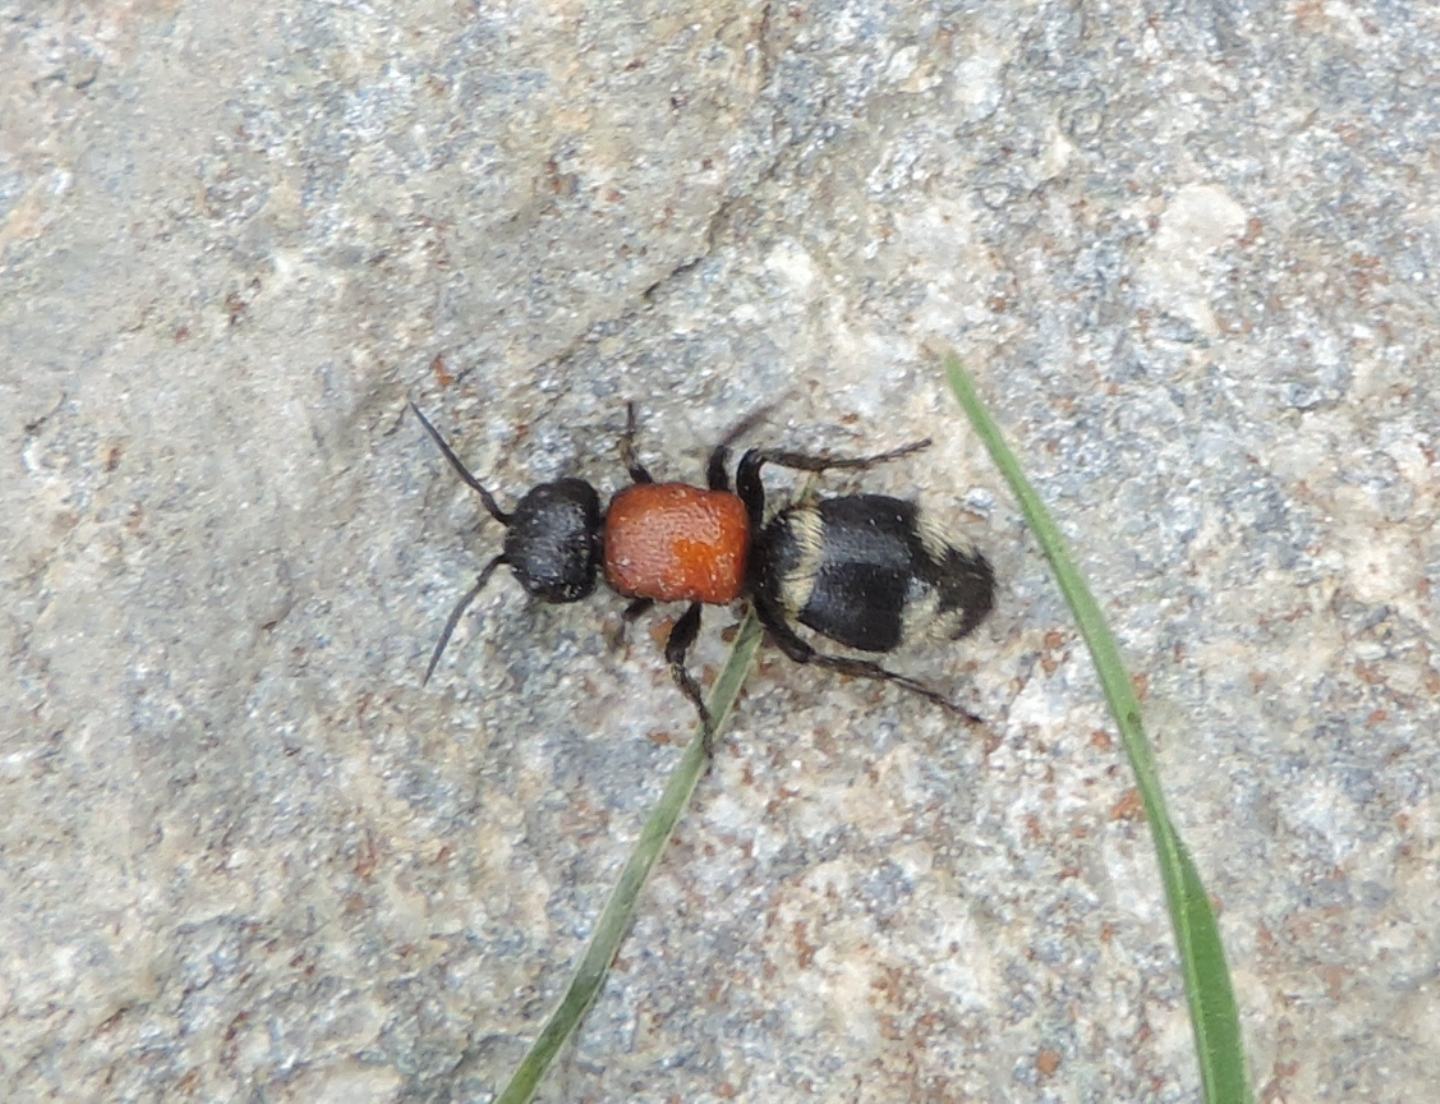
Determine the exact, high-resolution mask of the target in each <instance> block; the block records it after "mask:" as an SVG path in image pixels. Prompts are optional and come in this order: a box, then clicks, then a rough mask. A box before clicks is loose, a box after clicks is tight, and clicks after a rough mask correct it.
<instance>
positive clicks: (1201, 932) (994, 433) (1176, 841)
mask: <svg viewBox="0 0 1440 1104" xmlns="http://www.w3.org/2000/svg"><path fill="white" fill-rule="evenodd" d="M945 370H946V373H947V374H948V375H949V377H950V386H951V388H952V389H953V390H954V392H955V397H956V398H957V399H959V400H960V405H961V406H962V407H964V409H965V413H966V414H967V415H968V416H969V418H970V423H971V425H973V426H974V427H975V432H976V434H977V435H978V436H979V437H980V439H981V440H982V441H984V443H985V447H986V448H988V449H989V450H990V456H991V458H992V459H993V460H994V461H995V465H996V467H998V468H999V469H1000V473H1001V474H1002V475H1003V476H1004V477H1005V481H1006V482H1007V483H1009V484H1010V489H1011V490H1012V491H1013V492H1014V494H1015V497H1016V498H1017V499H1018V500H1019V502H1020V508H1021V510H1022V511H1023V512H1024V514H1025V519H1026V521H1028V522H1029V523H1030V527H1031V529H1033V530H1034V531H1035V536H1036V539H1037V540H1039V542H1040V547H1041V549H1042V550H1043V551H1044V553H1045V556H1046V558H1047V559H1048V560H1049V561H1050V566H1051V568H1052V569H1053V570H1054V572H1055V578H1056V581H1057V582H1058V583H1059V584H1060V590H1061V591H1062V592H1063V593H1064V595H1065V600H1066V601H1067V602H1068V603H1069V604H1070V609H1071V611H1072V612H1073V613H1074V615H1075V620H1076V621H1077V622H1078V623H1079V625H1080V633H1081V635H1082V636H1083V637H1084V638H1085V643H1086V645H1087V646H1088V647H1089V649H1090V656H1091V658H1092V659H1093V660H1094V662H1095V670H1096V672H1097V673H1098V674H1099V676H1100V684H1101V686H1102V687H1103V688H1104V691H1105V699H1106V701H1107V702H1109V704H1110V711H1111V712H1112V713H1113V714H1114V715H1115V723H1116V725H1117V726H1118V727H1119V729H1120V735H1121V738H1122V740H1123V741H1124V744H1125V751H1126V753H1127V754H1128V755H1129V758H1130V766H1131V769H1132V770H1133V771H1134V773H1135V781H1136V786H1137V788H1138V789H1139V791H1140V798H1141V801H1142V803H1143V804H1144V807H1145V815H1146V817H1147V818H1148V819H1149V822H1150V832H1151V836H1152V837H1153V840H1154V844H1155V851H1156V853H1157V855H1158V857H1159V860H1160V877H1161V881H1162V882H1163V883H1164V886H1165V898H1166V902H1167V904H1168V905H1169V909H1170V920H1171V923H1172V925H1173V926H1174V929H1175V942H1176V945H1177V948H1178V950H1179V954H1180V967H1181V970H1182V972H1183V974H1184V978H1185V996H1186V999H1187V1001H1188V1002H1189V1005H1190V1023H1191V1026H1192V1028H1193V1029H1194V1033H1195V1053H1196V1056H1197V1058H1198V1060H1199V1063H1200V1077H1201V1083H1202V1084H1203V1086H1204V1090H1205V1100H1206V1102H1207V1104H1249V1102H1250V1101H1251V1099H1252V1098H1251V1094H1250V1087H1249V1083H1248V1081H1247V1080H1246V1076H1245V1053H1244V1048H1243V1044H1242V1041H1241V1037H1240V1015H1239V1011H1238V1009H1237V1007H1236V1004H1235V991H1234V988H1233V986H1232V985H1231V982H1230V971H1229V969H1228V968H1227V967H1226V965H1225V951H1224V947H1223V946H1222V944H1221V942H1220V929H1219V926H1218V924H1217V923H1216V921H1215V913H1214V911H1213V910H1212V909H1211V907H1210V898H1209V896H1208V895H1207V894H1206V892H1205V887H1204V885H1202V884H1201V882H1200V875H1199V873H1198V872H1197V871H1196V869H1195V864H1194V862H1193V861H1192V860H1191V858H1190V854H1189V852H1188V850H1187V849H1186V847H1185V844H1184V842H1183V841H1182V840H1181V839H1180V834H1179V833H1178V832H1177V831H1176V830H1175V826H1174V824H1172V823H1171V821H1170V816H1169V814H1168V813H1167V812H1166V811H1165V799H1164V795H1163V794H1162V793H1161V790H1160V778H1159V774H1158V773H1157V771H1156V769H1155V758H1154V755H1153V754H1152V752H1151V749H1150V741H1149V740H1148V739H1147V738H1146V736H1145V730H1144V727H1143V726H1142V724H1141V720H1140V702H1139V701H1138V700H1137V698H1136V697H1135V691H1134V689H1133V687H1132V684H1131V682H1130V676H1129V675H1128V674H1127V673H1126V671H1125V667H1124V664H1123V663H1122V662H1121V660H1120V651H1119V648H1117V647H1116V644H1115V638H1114V637H1113V636H1112V635H1111V634H1110V629H1109V627H1108V626H1107V625H1106V623H1105V618H1104V616H1103V615H1102V614H1101V612H1100V607H1099V606H1098V605H1096V603H1095V599H1094V597H1093V596H1092V595H1091V594H1090V588H1089V587H1087V586H1086V585H1085V580H1084V579H1083V578H1082V577H1081V575H1080V572H1079V571H1078V570H1077V569H1076V567H1075V564H1074V561H1073V560H1071V558H1070V553H1069V551H1068V550H1067V549H1066V546H1065V541H1064V539H1063V538H1062V537H1061V535H1060V531H1059V529H1057V528H1056V526H1055V523H1054V522H1053V521H1051V520H1050V515H1049V512H1048V511H1047V510H1046V509H1045V506H1044V504H1043V503H1042V502H1041V501H1040V497H1039V496H1038V495H1037V494H1036V493H1035V490H1034V488H1032V487H1031V486H1030V483H1029V482H1028V481H1027V480H1026V478H1025V475H1024V473H1023V472H1022V471H1021V470H1020V464H1019V462H1018V461H1017V460H1016V459H1015V456H1014V454H1013V453H1011V451H1010V449H1009V448H1008V447H1006V444H1005V441H1004V439H1003V438H1002V437H1001V435H1000V430H999V429H998V428H997V427H996V425H995V422H994V421H993V420H992V419H991V417H990V415H989V413H988V412H987V411H986V409H985V407H984V405H983V404H982V403H981V402H980V398H979V396H978V395H977V394H976V392H975V387H974V384H973V383H971V381H970V378H969V376H968V375H967V374H966V373H965V369H964V368H963V367H962V366H961V364H960V360H959V358H958V357H956V356H955V355H954V354H953V353H951V354H950V355H948V356H947V357H946V358H945Z"/></svg>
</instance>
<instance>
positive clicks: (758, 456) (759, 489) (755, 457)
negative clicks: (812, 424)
mask: <svg viewBox="0 0 1440 1104" xmlns="http://www.w3.org/2000/svg"><path fill="white" fill-rule="evenodd" d="M929 447H930V438H928V437H926V438H925V439H924V440H922V441H911V442H910V443H909V444H908V445H901V446H900V447H899V448H893V449H891V450H890V451H889V452H878V453H876V454H875V455H874V456H830V455H828V454H823V453H822V454H820V455H812V454H810V453H805V452H790V451H788V450H786V449H748V450H747V451H746V453H745V455H744V456H742V457H741V458H740V466H739V467H738V468H737V469H736V472H735V488H736V493H737V494H739V496H740V498H741V500H742V501H743V502H744V503H745V509H746V511H747V512H748V513H749V515H750V528H751V529H753V530H754V531H756V532H759V531H760V526H761V525H763V524H764V522H765V484H764V483H763V482H762V481H761V479H760V469H761V468H763V467H764V466H765V465H766V464H778V465H780V466H781V467H782V468H795V469H797V470H799V471H808V472H824V471H831V470H835V469H844V470H847V471H863V470H864V469H866V468H871V467H874V466H875V465H876V464H884V463H888V462H889V461H891V460H899V459H900V458H901V457H902V456H909V455H910V454H911V453H914V452H919V451H920V450H921V449H927V448H929Z"/></svg>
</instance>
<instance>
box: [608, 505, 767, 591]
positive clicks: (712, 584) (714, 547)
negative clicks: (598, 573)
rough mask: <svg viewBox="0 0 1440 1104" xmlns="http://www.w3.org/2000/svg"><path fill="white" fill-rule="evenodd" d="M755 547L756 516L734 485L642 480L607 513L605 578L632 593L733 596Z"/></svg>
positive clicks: (741, 584)
mask: <svg viewBox="0 0 1440 1104" xmlns="http://www.w3.org/2000/svg"><path fill="white" fill-rule="evenodd" d="M749 551H750V518H749V515H748V514H747V513H746V511H745V504H744V503H743V502H741V501H740V499H739V498H738V497H737V496H735V495H733V494H731V493H729V492H728V491H707V490H703V489H702V488H700V487H691V486H690V485H689V484H686V483H636V484H635V485H634V486H632V487H626V488H625V489H624V490H623V491H621V492H620V493H619V494H617V495H616V496H615V497H614V498H613V499H611V500H610V510H609V512H608V513H607V514H606V516H605V579H606V581H607V582H608V583H609V584H610V585H611V586H612V587H614V588H615V589H616V590H618V591H619V592H620V593H621V594H625V595H629V596H630V597H632V598H654V599H655V600H656V601H659V602H708V603H711V604H714V605H724V604H725V603H727V602H733V601H734V600H735V599H736V598H738V597H740V591H741V589H742V588H743V587H744V584H745V558H746V555H747V554H748V553H749Z"/></svg>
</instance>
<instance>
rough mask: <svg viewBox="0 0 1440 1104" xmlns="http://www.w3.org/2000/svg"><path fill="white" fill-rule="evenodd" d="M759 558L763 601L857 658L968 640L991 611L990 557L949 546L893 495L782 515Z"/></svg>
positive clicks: (825, 503)
mask: <svg viewBox="0 0 1440 1104" xmlns="http://www.w3.org/2000/svg"><path fill="white" fill-rule="evenodd" d="M752 555H753V557H754V560H753V563H752V573H753V575H752V577H753V578H754V587H755V590H756V593H757V598H758V599H759V600H760V601H761V602H768V603H769V604H771V605H772V606H777V607H779V609H781V610H783V611H784V613H785V615H786V616H787V617H788V618H791V619H793V620H796V621H799V622H800V623H801V624H802V625H805V626H807V627H809V628H811V629H813V630H815V631H816V632H817V633H820V634H821V635H822V636H826V637H829V638H830V639H831V640H834V641H837V642H838V643H840V644H844V645H846V646H847V647H850V648H856V649H859V650H860V651H866V652H888V651H890V650H891V649H893V648H895V647H896V646H898V645H899V644H900V643H901V642H902V641H905V640H913V639H916V638H918V637H923V636H943V637H949V638H951V639H955V638H958V637H961V636H964V635H965V634H966V633H968V632H970V631H971V630H972V629H974V628H975V626H976V625H978V624H979V623H980V621H981V620H983V619H984V617H985V615H986V614H987V613H989V612H990V608H991V606H992V605H993V603H994V585H995V584H994V574H993V572H992V571H991V569H990V565H989V564H988V563H987V562H986V560H985V558H984V557H983V556H981V555H979V554H978V553H975V552H964V551H961V550H960V549H958V548H956V547H955V546H954V545H952V544H950V543H949V541H947V540H946V539H945V538H944V536H943V535H941V534H940V533H939V531H938V530H936V529H935V528H934V527H933V526H931V525H929V524H928V523H927V522H926V521H925V520H924V518H923V517H922V514H921V511H920V508H919V507H918V506H916V505H915V503H913V502H906V501H904V500H902V499H898V498H890V497H888V496H886V495H846V496H843V497H840V498H826V499H821V500H820V501H818V502H814V503H808V504H803V505H798V506H791V507H789V508H787V509H785V510H782V511H781V512H780V513H778V514H776V515H775V517H774V518H772V519H771V520H770V523H769V524H768V525H766V526H765V529H764V530H763V532H762V534H761V537H760V540H759V541H758V542H757V543H756V547H755V549H754V552H753V553H752Z"/></svg>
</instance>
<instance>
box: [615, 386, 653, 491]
mask: <svg viewBox="0 0 1440 1104" xmlns="http://www.w3.org/2000/svg"><path fill="white" fill-rule="evenodd" d="M620 462H621V463H622V464H624V465H625V470H626V471H628V472H629V473H630V478H631V479H633V480H635V482H636V483H654V482H655V480H654V479H652V478H651V477H650V473H649V472H648V471H646V470H645V468H644V467H643V466H642V465H641V463H640V461H639V460H637V459H636V458H635V404H634V403H633V402H627V403H626V404H625V432H624V433H622V434H621V435H620Z"/></svg>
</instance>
